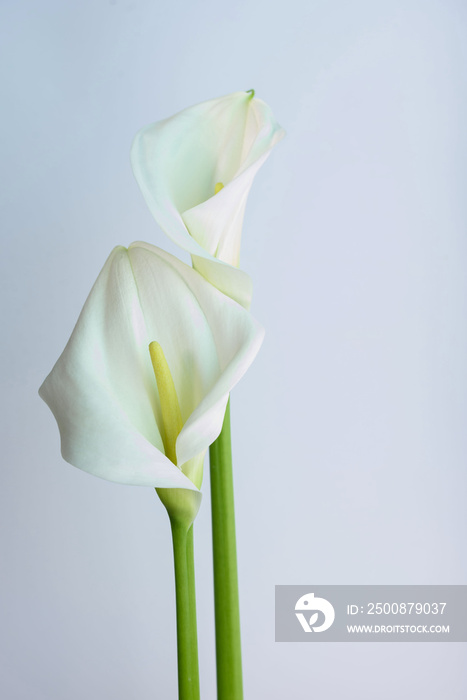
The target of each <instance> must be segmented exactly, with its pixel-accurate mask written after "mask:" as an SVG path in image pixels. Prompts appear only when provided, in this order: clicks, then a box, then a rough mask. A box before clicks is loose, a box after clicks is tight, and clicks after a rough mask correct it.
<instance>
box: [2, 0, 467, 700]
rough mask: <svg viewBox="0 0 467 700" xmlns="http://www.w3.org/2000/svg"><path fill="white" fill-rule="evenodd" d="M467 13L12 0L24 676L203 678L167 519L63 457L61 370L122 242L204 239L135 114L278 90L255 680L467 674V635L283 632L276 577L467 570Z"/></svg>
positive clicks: (6, 450)
mask: <svg viewBox="0 0 467 700" xmlns="http://www.w3.org/2000/svg"><path fill="white" fill-rule="evenodd" d="M466 13H467V10H466V6H465V4H464V3H463V2H461V1H459V2H456V1H454V0H451V1H449V0H448V1H443V2H441V1H440V2H436V1H434V0H426V1H422V0H418V1H417V0H391V1H390V2H389V1H386V0H384V1H381V2H373V1H370V0H366V1H365V0H358V1H353V0H351V1H350V2H345V1H344V0H331V1H327V2H324V1H323V0H318V1H315V2H310V3H308V2H304V0H290V1H289V2H285V3H281V4H276V5H274V4H273V3H271V1H270V0H251V2H249V3H247V2H246V1H245V0H240V1H239V2H230V3H225V2H223V0H216V1H214V0H209V1H208V2H187V1H186V0H185V1H184V2H178V3H177V2H175V3H173V4H171V3H169V2H167V0H162V1H161V2H155V1H154V0H151V1H143V0H133V1H131V0H111V1H110V2H104V1H102V0H98V1H97V2H96V0H92V1H91V0H80V2H65V3H64V2H59V1H58V0H42V2H34V1H33V0H25V1H21V0H19V1H17V2H13V1H12V0H10V1H8V0H3V2H2V3H1V5H0V27H1V30H0V31H1V33H2V36H1V45H2V46H3V51H4V52H5V53H4V56H3V58H2V60H1V62H0V70H1V72H2V76H3V80H2V88H1V101H2V111H1V120H2V128H1V135H2V155H1V160H0V167H1V169H2V186H1V191H0V198H1V206H2V255H1V261H0V264H1V267H2V272H1V274H2V276H1V279H2V289H3V293H2V295H1V301H2V306H3V316H2V327H3V330H2V344H3V351H2V363H1V368H2V374H3V375H4V378H3V388H2V405H3V409H2V418H1V427H2V433H3V437H2V453H3V457H4V459H3V465H2V470H1V488H0V499H1V511H0V513H1V520H2V552H1V567H2V568H1V588H2V611H1V615H2V618H1V627H0V629H1V649H0V660H1V661H0V666H1V674H2V675H1V680H0V689H1V694H2V697H3V698H6V699H7V700H52V699H55V698H57V699H60V700H62V699H63V698H66V700H81V699H82V698H103V699H104V698H112V700H120V699H121V700H128V699H129V698H138V700H150V699H153V698H161V699H165V698H174V697H175V696H176V659H175V633H174V600H173V575H172V558H171V543H170V537H169V528H168V521H167V516H166V514H165V512H164V510H163V508H162V506H161V505H160V504H159V502H158V500H157V498H156V496H155V494H154V493H153V492H152V490H151V489H142V488H131V487H122V486H118V485H114V484H110V483H106V482H104V481H100V480H98V479H95V478H93V477H91V476H89V475H87V474H85V473H82V472H80V471H79V470H77V469H74V468H73V467H71V466H69V465H67V464H65V463H63V462H62V460H61V458H60V454H59V449H58V431H57V428H56V425H55V421H54V420H53V417H52V415H51V413H50V411H49V410H48V408H47V407H46V406H45V404H42V403H41V401H40V399H39V398H38V396H37V388H38V386H39V385H40V383H41V382H42V380H43V378H44V377H45V375H46V374H47V373H48V372H49V370H50V369H51V367H52V365H53V363H54V362H55V360H56V358H57V357H58V355H59V354H60V352H61V351H62V349H63V347H64V345H65V342H66V341H67V339H68V337H69V334H70V332H71V330H72V327H73V325H74V323H75V321H76V318H77V315H78V313H79V311H80V309H81V306H82V304H83V302H84V300H85V298H86V296H87V294H88V292H89V290H90V287H91V285H92V283H93V282H94V280H95V277H96V276H97V274H98V272H99V270H100V268H101V266H102V264H103V263H104V260H105V259H106V257H107V255H108V253H109V252H110V250H111V248H112V247H113V246H114V245H116V244H129V243H130V242H132V241H133V240H147V241H150V242H153V243H155V244H157V245H161V246H163V247H165V248H166V249H167V250H169V251H170V252H176V251H175V248H174V247H173V246H172V245H171V244H170V243H169V241H168V240H167V239H166V238H165V237H164V236H163V234H162V233H161V232H160V231H159V230H158V228H157V226H156V225H155V223H154V221H153V220H152V218H151V216H150V214H149V212H148V210H147V209H146V206H145V204H144V202H143V199H142V196H141V194H140V192H139V190H138V187H137V185H136V183H135V181H134V179H133V175H132V172H131V169H130V164H129V149H130V144H131V141H132V138H133V136H134V134H135V133H136V131H137V130H138V129H139V128H140V127H142V126H143V125H146V124H147V123H149V122H152V121H156V120H158V119H161V118H164V117H167V116H169V115H171V114H173V113H174V112H176V111H178V110H180V109H183V108H184V107H186V106H188V105H190V104H194V103H196V102H200V101H202V100H205V99H209V98H212V97H216V96H220V95H223V94H226V93H229V92H232V91H235V90H239V89H245V90H247V89H249V88H251V87H254V88H255V89H256V91H257V95H258V96H259V97H261V98H263V99H265V100H266V101H267V102H268V103H269V104H270V105H271V106H272V108H273V110H274V112H275V114H276V116H277V118H278V120H279V121H280V122H281V124H282V125H283V126H284V127H285V128H286V129H287V132H288V136H287V139H286V140H285V141H283V142H282V143H281V144H280V145H279V146H278V147H277V149H276V150H275V152H274V153H273V155H272V157H271V158H270V159H269V161H268V162H267V163H266V165H265V166H264V167H263V169H262V171H261V172H260V174H259V175H258V177H257V179H256V182H255V184H254V187H253V191H252V193H251V195H250V200H249V204H248V207H247V212H246V220H245V227H244V243H243V248H242V266H243V267H244V269H246V270H247V271H248V272H249V273H250V274H251V275H252V277H253V280H254V285H255V295H254V301H253V312H254V314H255V315H256V316H257V318H258V319H260V320H261V321H262V323H263V324H264V325H265V327H266V330H267V337H266V340H265V343H264V346H263V349H262V351H261V353H260V356H259V357H258V359H257V361H256V363H255V364H254V366H253V367H252V369H251V371H250V372H249V374H248V375H247V376H246V377H245V379H244V380H243V381H242V383H241V385H239V387H238V388H237V389H235V391H234V393H233V397H232V404H233V431H234V438H235V443H234V458H235V481H236V502H237V513H238V548H239V567H240V592H241V604H242V627H243V649H244V659H245V661H244V674H245V697H246V698H247V699H250V700H251V699H253V698H266V697H267V698H271V699H274V700H275V699H277V700H281V699H282V698H284V697H288V698H293V699H294V700H295V699H297V700H302V699H303V700H305V699H308V698H311V697H313V698H320V700H341V698H346V700H353V699H355V700H357V699H358V700H373V699H374V698H380V699H383V700H386V699H388V700H389V699H391V700H392V699H393V698H394V697H398V698H400V699H401V700H409V698H410V699H412V698H415V697H417V698H424V700H441V699H443V700H444V698H450V700H461V698H465V694H466V690H467V680H466V671H465V645H460V644H444V645H443V644H429V645H416V644H396V645H385V644H378V645H371V644H358V645H357V644H355V645H350V644H347V645H338V644H336V645H334V644H326V645H293V644H289V645H287V644H281V645H279V644H275V642H274V586H275V584H286V583H288V584H308V583H310V582H314V581H316V582H318V583H321V584H325V583H328V584H331V583H332V584H347V583H348V584H350V583H352V584H363V583H365V584H416V583H419V584H439V583H442V584H448V583H456V584H460V583H466V582H467V577H466V573H467V572H466V562H465V556H464V550H465V532H466V509H465V494H466V470H465V456H466V453H467V450H466V445H465V419H466V411H465V408H466V406H465V404H466V397H467V391H466V371H465V357H466V350H467V348H466V345H467V342H466V341H467V337H466V326H465V319H466V299H467V295H466V281H465V268H466V262H467V261H466V239H465V225H466V221H467V212H466V203H465V184H466V166H467V158H466V145H467V144H466V135H465V124H466V123H467V109H466V106H467V101H466V87H467V78H466V65H467V41H466V39H467V36H466V35H467V32H466ZM184 259H186V258H184ZM204 493H205V497H204V503H203V506H202V510H201V512H200V515H199V517H198V519H197V522H196V524H197V533H196V534H197V569H198V594H199V603H198V605H199V607H198V614H199V621H200V624H199V637H200V662H201V678H202V693H203V699H204V700H211V699H213V698H214V697H215V680H214V634H213V612H212V577H211V553H210V530H209V485H208V480H206V483H205V487H204Z"/></svg>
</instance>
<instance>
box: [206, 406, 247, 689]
mask: <svg viewBox="0 0 467 700" xmlns="http://www.w3.org/2000/svg"><path fill="white" fill-rule="evenodd" d="M209 463H210V473H211V507H212V542H213V560H214V609H215V624H216V661H217V697H218V700H242V698H243V682H242V654H241V640H240V607H239V602H238V575H237V546H236V541H235V512H234V495H233V477H232V447H231V440H230V400H229V403H228V404H227V409H226V412H225V418H224V424H223V426H222V431H221V434H220V435H219V437H218V438H217V440H216V441H215V442H214V443H213V444H212V445H211V447H210V448H209Z"/></svg>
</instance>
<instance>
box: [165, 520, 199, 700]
mask: <svg viewBox="0 0 467 700" xmlns="http://www.w3.org/2000/svg"><path fill="white" fill-rule="evenodd" d="M170 524H171V527H172V539H173V550H174V565H175V599H176V607H177V660H178V698H179V700H199V674H198V642H197V633H196V604H195V590H194V565H193V526H191V527H190V528H189V532H190V533H191V534H188V532H187V526H186V524H185V523H182V522H180V521H179V520H177V519H176V518H171V519H170ZM190 542H191V544H189V543H190Z"/></svg>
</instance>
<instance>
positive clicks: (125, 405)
mask: <svg viewBox="0 0 467 700" xmlns="http://www.w3.org/2000/svg"><path fill="white" fill-rule="evenodd" d="M261 338H262V330H261V329H260V328H259V326H258V324H256V322H255V321H254V320H253V319H252V318H251V316H250V314H248V313H247V312H246V311H245V310H244V309H243V308H242V307H240V306H239V305H238V304H236V303H235V302H233V301H232V300H231V299H229V298H227V297H225V296H224V295H222V294H221V293H220V292H218V291H217V290H216V289H214V288H213V287H212V286H211V285H210V284H209V283H207V282H206V281H205V280H204V279H203V277H201V276H200V275H199V274H198V273H197V272H196V271H194V270H193V269H192V268H190V267H188V266H187V265H184V264H183V263H181V262H180V261H178V260H177V259H176V258H174V257H173V256H170V255H168V254H167V253H164V252H163V251H160V250H159V249H157V248H154V247H152V246H148V245H145V244H134V245H133V246H131V247H130V249H129V250H128V251H127V250H126V249H125V248H117V249H115V250H114V251H113V252H112V253H111V255H110V257H109V259H108V260H107V262H106V264H105V265H104V268H103V269H102V271H101V273H100V275H99V277H98V279H97V281H96V284H95V285H94V287H93V289H92V291H91V294H90V295H89V297H88V299H87V301H86V304H85V306H84V308H83V311H82V313H81V315H80V317H79V319H78V322H77V324H76V327H75V329H74V331H73V334H72V336H71V338H70V340H69V342H68V344H67V346H66V348H65V350H64V352H63V354H62V355H61V357H60V358H59V360H58V362H57V363H56V365H55V367H54V369H53V370H52V372H51V373H50V375H49V376H48V377H47V379H46V380H45V382H44V384H43V385H42V387H41V389H40V395H41V396H42V398H43V399H44V400H45V401H46V402H47V403H48V405H49V406H50V408H51V410H52V411H53V413H54V415H55V417H56V420H57V423H58V426H59V430H60V435H61V443H62V454H63V457H64V458H65V459H66V460H67V461H68V462H70V463H71V464H73V465H74V466H76V467H79V468H80V469H83V470H85V471H88V472H90V473H92V474H95V475H96V476H100V477H102V478H105V479H108V480H110V481H116V482H120V483H126V484H135V485H147V486H158V487H161V488H190V489H193V490H196V487H195V486H194V485H193V483H192V482H191V481H190V480H189V479H188V478H187V477H186V476H185V475H184V474H183V473H182V472H181V471H180V469H179V468H177V467H176V466H175V465H173V464H172V462H170V460H168V459H167V457H165V455H164V454H163V443H162V438H161V433H160V430H159V428H158V425H159V426H162V418H161V408H160V403H159V397H158V393H157V384H156V381H155V378H154V374H153V369H152V366H151V361H150V356H149V350H148V346H149V343H150V342H151V341H152V340H157V341H158V342H159V343H160V344H161V346H162V348H163V350H164V353H165V355H166V359H167V361H168V363H169V367H170V369H171V372H172V375H173V378H174V383H175V387H176V391H177V395H178V398H179V402H180V409H181V413H182V418H183V421H184V422H186V423H185V425H184V427H183V429H182V431H181V433H180V435H179V437H178V440H177V456H178V464H180V465H183V464H184V463H185V462H186V461H188V460H190V459H192V458H194V457H196V456H197V455H199V454H201V453H203V452H204V451H205V450H206V449H207V447H208V446H209V444H210V442H212V440H213V439H215V437H217V435H218V434H219V432H220V430H221V427H222V420H223V409H224V408H225V403H226V401H227V398H228V392H229V391H230V389H231V388H232V387H233V386H234V384H235V383H236V382H237V381H238V379H239V378H240V377H241V375H242V374H243V373H244V372H245V371H246V369H247V367H248V366H249V364H250V363H251V362H252V361H253V358H254V356H255V354H256V352H257V350H258V348H259V345H260V342H261Z"/></svg>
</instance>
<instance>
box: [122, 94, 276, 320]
mask: <svg viewBox="0 0 467 700" xmlns="http://www.w3.org/2000/svg"><path fill="white" fill-rule="evenodd" d="M283 135H284V132H283V130H282V129H281V127H280V126H279V125H278V124H277V122H276V120H275V119H274V117H273V115H272V112H271V110H270V108H269V107H268V106H267V105H266V104H265V103H264V102H262V101H261V100H258V99H256V98H255V97H254V91H253V90H250V91H249V92H235V93H233V94H231V95H227V96H226V97H221V98H219V99H216V100H210V101H208V102H203V103H202V104H199V105H196V106H194V107H190V108H189V109H185V110H184V111H182V112H179V113H178V114H176V115H175V116H173V117H171V118H169V119H165V120H164V121H161V122H158V123H156V124H151V125H150V126H148V127H146V128H144V129H142V130H141V131H140V132H139V133H138V134H137V135H136V138H135V140H134V143H133V146H132V150H131V160H132V165H133V171H134V173H135V176H136V179H137V181H138V184H139V186H140V188H141V190H142V193H143V195H144V198H145V200H146V202H147V204H148V206H149V209H150V210H151V212H152V214H153V216H154V217H155V219H156V220H157V222H158V223H159V225H160V226H161V227H162V229H163V230H164V231H165V233H166V234H167V235H168V236H169V237H170V238H172V240H174V241H175V242H176V243H177V244H178V245H179V246H181V247H182V248H184V249H185V250H187V251H188V252H189V253H190V254H191V255H192V261H193V266H194V267H195V268H196V269H197V270H198V271H199V272H201V274H202V275H203V276H204V277H206V279H208V280H209V281H210V282H211V284H213V285H214V286H215V287H217V288H218V289H220V290H221V291H222V292H224V293H225V294H227V295H228V296H230V297H232V298H233V299H235V300H236V301H238V302H239V303H240V304H242V305H243V306H244V307H246V308H249V305H250V302H251V292H252V288H251V280H250V278H249V277H248V275H247V274H246V273H245V272H243V271H241V270H239V269H238V265H239V261H240V239H241V231H242V223H243V214H244V210H245V205H246V200H247V196H248V193H249V190H250V187H251V185H252V182H253V178H254V176H255V175H256V173H257V171H258V169H259V168H260V167H261V165H262V164H263V163H264V161H265V160H266V158H267V157H268V155H269V153H270V152H271V149H272V147H273V146H274V145H275V144H276V143H277V142H278V141H279V140H280V139H281V138H282V136H283Z"/></svg>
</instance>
